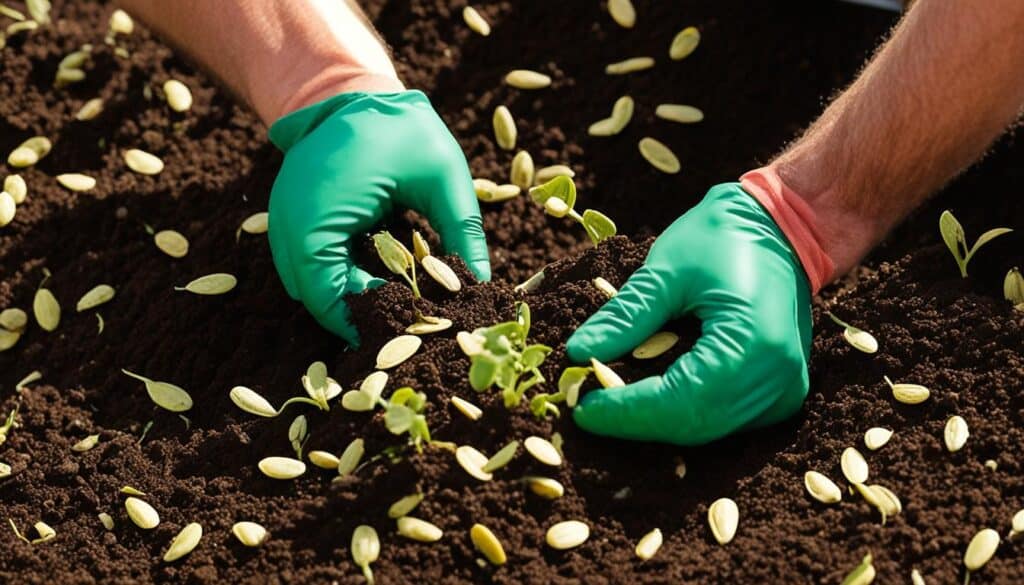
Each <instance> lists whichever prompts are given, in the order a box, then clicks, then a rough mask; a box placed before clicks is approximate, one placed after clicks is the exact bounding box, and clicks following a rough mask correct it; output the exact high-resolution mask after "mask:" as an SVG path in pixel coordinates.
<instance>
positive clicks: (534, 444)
mask: <svg viewBox="0 0 1024 585" xmlns="http://www.w3.org/2000/svg"><path fill="white" fill-rule="evenodd" d="M523 446H524V447H526V450H527V451H528V452H529V453H530V455H533V457H534V458H535V459H536V460H537V461H540V462H541V463H543V464H545V465H550V466H552V467H557V466H559V465H561V464H562V456H561V455H560V454H559V453H558V449H555V446H554V445H552V444H551V442H549V441H548V440H547V439H543V438H541V437H538V436H530V437H527V438H526V440H525V441H523Z"/></svg>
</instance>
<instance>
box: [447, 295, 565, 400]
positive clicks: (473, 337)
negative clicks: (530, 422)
mask: <svg viewBox="0 0 1024 585" xmlns="http://www.w3.org/2000/svg"><path fill="white" fill-rule="evenodd" d="M529 332H530V307H529V306H528V305H527V304H526V303H523V302H519V303H516V319H515V321H507V322H505V323H498V324H497V325H492V326H490V327H485V328H481V329H477V330H475V331H473V332H472V333H468V332H465V331H463V332H461V333H459V335H458V337H457V340H458V341H459V345H460V347H461V348H462V351H463V352H464V353H465V354H466V355H467V356H468V357H469V359H470V362H471V364H470V367H469V383H470V385H471V386H472V387H473V389H474V390H476V391H477V392H483V391H484V390H487V389H488V388H490V387H491V386H494V385H497V386H498V388H500V389H501V395H502V398H503V399H504V401H505V407H506V408H513V407H515V406H518V405H519V403H520V402H521V401H522V399H523V395H524V394H525V393H526V391H527V390H529V389H530V388H532V387H534V386H536V385H537V384H541V383H543V382H544V381H545V380H544V376H543V374H541V373H540V365H541V364H542V363H544V360H545V358H547V357H548V354H549V353H551V348H550V347H548V346H546V345H542V344H539V343H535V344H532V345H527V344H526V337H527V335H528V334H529ZM524 376H526V377H525V378H523V377H524Z"/></svg>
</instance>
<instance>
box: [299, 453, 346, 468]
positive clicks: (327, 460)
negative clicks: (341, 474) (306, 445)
mask: <svg viewBox="0 0 1024 585" xmlns="http://www.w3.org/2000/svg"><path fill="white" fill-rule="evenodd" d="M306 457H309V461H310V463H312V464H313V465H316V466H317V467H319V468H321V469H338V463H340V460H339V459H338V458H337V457H336V456H335V455H334V454H333V453H328V452H327V451H310V452H309V453H307V454H306Z"/></svg>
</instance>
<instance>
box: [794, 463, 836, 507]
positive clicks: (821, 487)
mask: <svg viewBox="0 0 1024 585" xmlns="http://www.w3.org/2000/svg"><path fill="white" fill-rule="evenodd" d="M804 487H805V488H807V493H809V494H811V497H812V498H814V499H815V500H818V501H819V502H821V503H822V504H835V503H838V502H840V501H841V500H842V499H843V491H842V490H840V489H839V486H837V485H836V484H835V482H833V481H832V480H831V479H829V478H828V477H826V476H825V475H824V474H822V473H818V472H817V471H808V472H807V473H805V474H804Z"/></svg>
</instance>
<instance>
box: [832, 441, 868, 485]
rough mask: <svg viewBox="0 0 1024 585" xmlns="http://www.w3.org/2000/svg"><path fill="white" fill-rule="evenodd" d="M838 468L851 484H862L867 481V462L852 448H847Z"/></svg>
mask: <svg viewBox="0 0 1024 585" xmlns="http://www.w3.org/2000/svg"><path fill="white" fill-rule="evenodd" d="M839 463H840V466H841V467H842V468H843V476H845V477H846V481H848V482H850V483H851V484H854V485H856V484H858V483H864V482H866V481H867V480H868V462H867V461H865V460H864V456H863V455H861V454H860V451H858V450H856V449H854V448H853V447H847V448H846V449H845V450H844V451H843V455H842V457H841V458H840V461H839Z"/></svg>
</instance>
